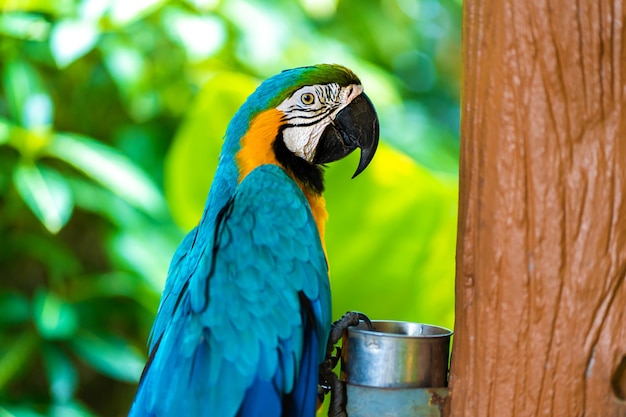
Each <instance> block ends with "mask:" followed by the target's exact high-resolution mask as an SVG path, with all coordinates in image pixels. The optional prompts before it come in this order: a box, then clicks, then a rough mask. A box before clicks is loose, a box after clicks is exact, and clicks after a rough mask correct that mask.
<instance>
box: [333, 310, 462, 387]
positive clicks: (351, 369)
mask: <svg viewBox="0 0 626 417" xmlns="http://www.w3.org/2000/svg"><path fill="white" fill-rule="evenodd" d="M372 324H373V329H372V330H368V329H367V325H366V324H365V323H364V322H361V323H360V324H359V325H358V326H356V327H351V328H349V329H348V331H347V332H346V333H344V337H343V348H342V358H341V359H342V363H341V375H342V379H343V380H344V381H346V382H347V383H348V384H353V385H360V386H366V387H377V388H436V387H446V386H447V385H448V352H449V350H450V337H451V336H452V331H450V330H448V329H445V328H443V327H438V326H431V325H428V324H420V323H410V322H402V321H372Z"/></svg>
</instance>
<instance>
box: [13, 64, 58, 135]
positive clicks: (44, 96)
mask: <svg viewBox="0 0 626 417" xmlns="http://www.w3.org/2000/svg"><path fill="white" fill-rule="evenodd" d="M2 81H3V84H4V91H5V94H6V97H7V106H8V109H9V113H10V114H11V116H12V118H13V120H15V121H16V122H17V123H20V124H21V125H22V126H24V127H26V128H34V127H47V126H49V125H50V124H51V123H52V100H51V99H50V96H49V95H48V93H47V92H46V89H45V87H44V83H43V81H42V79H41V77H40V76H39V74H38V73H37V71H36V70H35V68H34V67H33V66H31V65H30V64H29V63H28V62H26V61H20V60H13V61H9V62H8V63H7V64H6V66H5V69H4V73H3V74H2Z"/></svg>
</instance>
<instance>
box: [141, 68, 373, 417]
mask: <svg viewBox="0 0 626 417" xmlns="http://www.w3.org/2000/svg"><path fill="white" fill-rule="evenodd" d="M378 132H379V128H378V119H377V116H376V112H375V110H374V107H373V106H372V103H371V102H370V100H369V98H368V97H367V96H366V95H365V94H364V93H363V87H362V86H361V83H360V81H359V79H358V78H357V77H356V75H354V74H353V73H352V72H351V71H350V70H348V69H347V68H344V67H342V66H339V65H327V64H324V65H316V66H310V67H302V68H295V69H291V70H287V71H283V72H282V73H280V74H277V75H275V76H273V77H271V78H269V79H268V80H266V81H265V82H263V83H262V84H261V85H260V86H259V87H258V88H257V90H256V91H255V92H254V93H253V94H252V95H251V96H250V97H249V98H248V99H247V101H246V102H245V103H244V104H243V105H242V106H241V108H240V109H239V111H238V112H237V113H236V114H235V116H234V118H233V119H232V120H231V122H230V124H229V126H228V128H227V130H226V136H225V141H224V145H223V148H222V152H221V155H220V158H219V164H218V168H217V172H216V175H215V177H214V180H213V184H212V186H211V190H210V192H209V196H208V199H207V203H206V206H205V210H204V214H203V216H202V219H201V220H200V223H199V224H198V226H197V227H196V228H195V229H193V230H192V231H191V232H190V233H189V234H188V235H187V236H186V237H185V239H184V240H183V241H182V243H181V244H180V246H179V247H178V250H177V251H176V253H175V254H174V257H173V259H172V262H171V265H170V269H169V272H168V277H167V281H166V284H165V290H164V292H163V296H162V299H161V304H160V307H159V311H158V313H157V317H156V320H155V323H154V326H153V328H152V334H151V341H150V357H149V359H148V363H147V364H146V367H145V369H144V372H143V374H142V376H141V381H140V383H139V387H138V389H137V393H136V396H135V400H134V403H133V405H132V408H131V410H130V416H142V417H143V416H186V417H194V416H220V417H231V416H242V417H248V416H264V417H271V416H305V417H306V416H313V415H314V414H315V411H316V399H317V393H318V388H317V385H318V366H319V365H320V363H321V362H322V361H323V360H324V358H325V355H326V348H327V338H328V335H329V331H330V324H331V300H330V288H329V280H328V265H327V263H326V255H325V246H324V225H325V221H326V217H327V213H326V209H325V204H324V198H323V197H322V192H323V191H324V183H323V166H322V164H325V163H328V162H332V161H336V160H338V159H341V158H343V157H345V156H346V155H348V154H349V153H350V152H352V151H353V150H355V149H356V148H360V149H361V158H360V161H359V165H358V168H357V170H356V173H355V174H354V176H356V175H358V174H359V173H360V172H361V171H363V169H365V167H366V166H367V165H368V164H369V162H370V161H371V159H372V158H373V156H374V152H375V151H376V147H377V144H378ZM199 169H202V168H201V167H199Z"/></svg>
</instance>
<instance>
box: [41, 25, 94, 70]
mask: <svg viewBox="0 0 626 417" xmlns="http://www.w3.org/2000/svg"><path fill="white" fill-rule="evenodd" d="M99 36H100V33H99V31H98V28H97V26H96V25H95V24H94V23H93V22H90V21H88V20H64V21H61V22H58V23H56V24H55V25H54V28H53V29H52V33H51V35H50V51H51V52H52V56H53V57H54V60H55V61H56V63H57V65H58V67H59V68H65V67H67V66H68V65H70V64H71V63H72V62H74V61H75V60H77V59H78V58H80V57H82V56H83V55H85V54H86V53H88V52H89V51H91V49H92V48H93V47H94V45H95V44H96V42H97V41H98V37H99Z"/></svg>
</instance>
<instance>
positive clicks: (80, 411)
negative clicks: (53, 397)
mask: <svg viewBox="0 0 626 417" xmlns="http://www.w3.org/2000/svg"><path fill="white" fill-rule="evenodd" d="M48 416H49V417H95V416H96V415H95V414H94V413H92V412H91V411H89V410H88V409H87V408H85V407H84V406H83V405H81V404H80V403H78V402H70V403H66V404H54V405H53V406H52V407H50V410H49V412H48Z"/></svg>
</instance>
